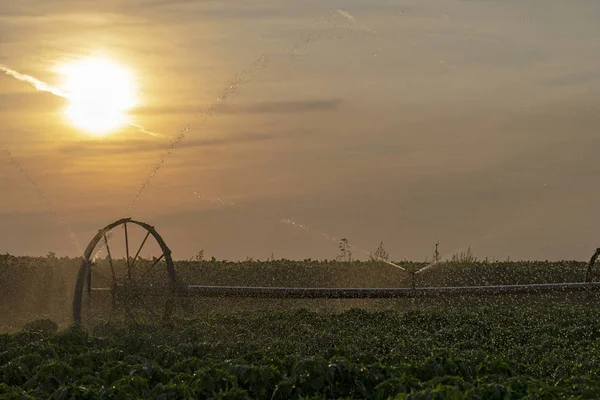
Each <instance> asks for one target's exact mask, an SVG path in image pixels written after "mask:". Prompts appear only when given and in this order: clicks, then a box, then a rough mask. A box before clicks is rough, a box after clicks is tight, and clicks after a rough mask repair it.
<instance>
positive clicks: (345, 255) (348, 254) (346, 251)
mask: <svg viewBox="0 0 600 400" xmlns="http://www.w3.org/2000/svg"><path fill="white" fill-rule="evenodd" d="M351 247H352V246H350V243H348V239H346V238H344V239H342V240H340V244H339V249H340V255H339V256H338V257H337V260H338V261H352V250H350V248H351Z"/></svg>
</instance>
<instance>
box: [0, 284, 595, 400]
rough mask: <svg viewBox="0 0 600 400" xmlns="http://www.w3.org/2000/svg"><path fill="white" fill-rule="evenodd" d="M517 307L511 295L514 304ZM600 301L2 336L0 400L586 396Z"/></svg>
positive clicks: (202, 318) (194, 321)
mask: <svg viewBox="0 0 600 400" xmlns="http://www.w3.org/2000/svg"><path fill="white" fill-rule="evenodd" d="M515 300H516V299H515ZM599 305H600V303H599V302H598V298H597V297H590V296H580V297H573V298H562V299H560V300H557V299H549V298H539V297H537V298H534V297H531V298H525V299H521V300H520V302H519V303H518V305H517V304H516V303H511V302H510V301H507V300H506V299H505V300H504V301H502V302H499V301H496V300H494V299H488V300H487V302H483V301H482V302H470V303H469V304H468V303H462V304H460V303H457V304H438V303H436V304H433V303H432V304H428V305H416V306H415V307H413V308H412V310H408V309H404V310H402V309H397V308H394V309H388V310H383V311H365V310H358V309H357V310H351V311H346V312H343V313H338V314H335V313H333V314H332V313H327V314H323V313H316V312H311V311H307V310H298V311H283V312H263V311H259V310H254V311H249V312H244V313H236V312H219V313H215V312H206V313H203V314H200V315H197V316H195V317H193V318H187V319H177V318H176V319H175V320H174V321H173V325H171V326H169V327H160V326H124V325H119V324H118V323H116V322H115V323H106V324H102V325H98V326H96V327H94V328H92V329H91V330H90V331H88V332H84V331H79V330H66V331H63V332H59V333H56V332H55V331H56V326H55V325H54V324H53V323H51V322H49V321H37V322H35V323H33V324H30V325H28V326H26V328H25V329H24V330H23V331H21V332H18V333H15V334H4V335H0V382H2V384H0V398H9V399H17V398H18V399H24V398H40V399H41V398H43V399H47V398H51V399H84V398H88V399H94V398H102V399H131V398H134V399H135V398H139V399H142V398H161V399H188V398H189V399H193V398H214V399H217V398H221V399H247V398H260V399H264V398H269V399H300V398H303V399H308V398H311V399H323V398H353V399H354V398H361V399H387V398H398V399H521V398H527V399H562V398H571V399H583V398H586V399H592V398H598V397H599V394H600V361H599V359H598V354H600V307H599Z"/></svg>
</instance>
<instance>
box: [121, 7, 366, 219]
mask: <svg viewBox="0 0 600 400" xmlns="http://www.w3.org/2000/svg"><path fill="white" fill-rule="evenodd" d="M336 12H337V14H338V15H341V16H342V17H343V18H345V19H346V20H348V22H349V27H348V29H350V28H351V26H352V25H354V23H355V18H354V17H353V16H352V15H350V14H349V13H348V12H346V11H344V10H339V9H338V10H336ZM329 14H330V16H329V18H328V19H327V21H326V23H327V24H331V23H332V20H333V17H334V13H333V11H330V12H329ZM321 19H322V18H321ZM334 25H335V24H334ZM335 26H337V25H335ZM323 29H324V28H323V26H319V27H318V28H316V30H314V31H312V32H309V33H308V34H306V35H301V39H300V40H298V41H296V42H295V43H294V44H293V45H292V47H291V52H292V54H297V53H298V52H299V51H300V49H301V47H302V46H304V45H308V44H309V43H311V42H314V41H315V40H318V39H320V38H321V37H322V36H323ZM284 52H286V51H285V50H284ZM269 60H270V57H269V55H268V54H262V55H261V56H260V57H258V58H257V59H256V60H255V61H254V62H253V63H252V64H251V65H250V67H249V68H247V69H246V70H245V71H242V72H241V73H239V74H237V75H236V76H235V77H234V78H233V79H232V80H231V81H230V82H229V83H228V84H227V85H226V86H225V88H224V89H223V91H222V92H221V95H220V96H219V97H218V98H217V101H216V102H215V103H213V104H211V105H210V106H209V107H208V110H207V111H206V112H204V113H203V116H204V119H206V118H209V117H212V116H214V115H216V114H217V113H218V112H219V111H220V109H221V108H222V107H223V106H224V105H225V104H226V103H227V101H228V99H229V98H230V97H232V96H234V95H235V94H236V93H237V92H238V89H239V88H240V86H242V85H243V84H247V83H250V82H251V81H252V79H253V78H254V76H255V75H256V74H257V73H258V72H259V71H261V70H263V69H265V68H267V66H268V62H269ZM197 119H198V116H197V115H195V116H194V117H193V119H192V122H195V121H196V120H197ZM191 129H192V125H191V124H186V125H185V126H184V127H183V128H182V129H181V130H180V131H179V134H178V135H177V136H176V137H175V139H173V140H172V141H171V143H170V144H169V146H168V148H167V150H166V152H165V153H163V154H162V155H161V156H160V158H159V160H158V162H157V163H156V165H155V166H154V168H153V169H152V171H151V172H150V174H149V175H148V177H147V178H146V180H145V181H144V182H143V183H142V185H141V187H140V189H139V190H138V192H137V193H136V195H135V196H134V198H133V200H132V201H131V203H130V204H129V207H128V208H127V211H128V212H129V211H130V210H131V209H132V208H133V207H134V206H135V204H136V203H137V202H138V200H139V199H140V197H141V196H142V194H143V192H144V191H145V190H146V188H147V187H148V185H149V184H150V183H151V181H152V180H153V179H154V177H155V176H156V174H157V173H158V171H159V170H160V169H161V168H162V166H163V165H164V163H165V160H166V158H167V157H168V156H170V155H171V154H172V153H173V151H174V150H175V149H176V148H177V147H178V146H179V144H180V143H181V142H182V141H183V140H184V139H185V138H186V136H187V133H188V132H189V131H190V130H191Z"/></svg>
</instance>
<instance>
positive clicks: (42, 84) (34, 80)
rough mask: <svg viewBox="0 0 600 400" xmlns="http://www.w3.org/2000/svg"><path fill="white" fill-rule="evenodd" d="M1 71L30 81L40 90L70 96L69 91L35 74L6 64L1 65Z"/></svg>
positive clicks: (23, 80) (24, 80) (27, 81)
mask: <svg viewBox="0 0 600 400" xmlns="http://www.w3.org/2000/svg"><path fill="white" fill-rule="evenodd" d="M0 72H3V73H4V74H6V75H8V76H10V77H13V78H15V79H17V80H19V81H21V82H25V83H28V84H29V85H31V86H33V87H34V88H35V89H36V90H39V91H40V92H47V93H51V94H53V95H55V96H58V97H63V98H65V99H68V98H69V95H68V94H67V93H65V92H63V91H62V90H60V89H58V88H55V87H53V86H51V85H49V84H48V83H46V82H42V81H40V80H39V79H37V78H34V77H33V76H30V75H25V74H22V73H20V72H18V71H15V70H14V69H11V68H8V67H6V66H4V65H0Z"/></svg>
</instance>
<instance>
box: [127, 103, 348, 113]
mask: <svg viewBox="0 0 600 400" xmlns="http://www.w3.org/2000/svg"><path fill="white" fill-rule="evenodd" d="M342 103H343V102H342V100H340V99H327V100H300V101H278V102H262V103H248V104H242V105H239V104H238V105H231V104H225V105H222V106H221V108H220V109H219V112H220V113H222V114H290V113H302V112H310V111H327V110H333V109H337V108H338V107H339V106H340V105H341V104H342ZM206 111H207V110H206V109H203V108H201V107H197V106H186V105H181V106H177V105H175V106H172V105H170V106H159V107H156V106H144V107H139V108H136V109H134V110H132V114H135V115H164V114H195V113H202V112H206Z"/></svg>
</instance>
